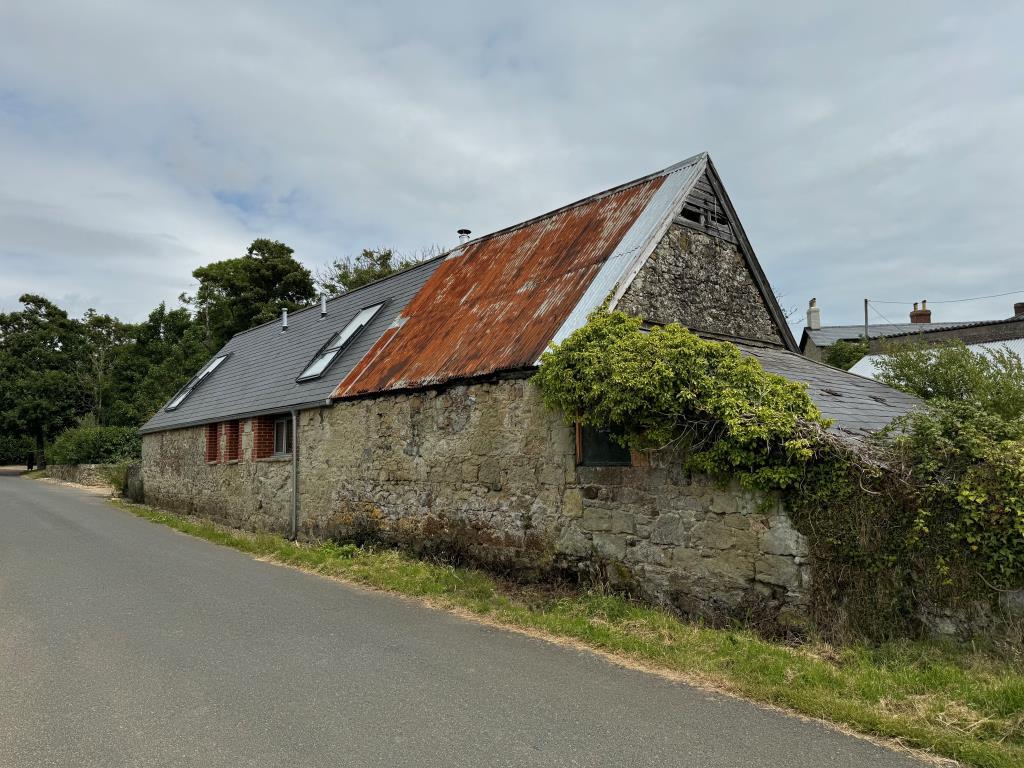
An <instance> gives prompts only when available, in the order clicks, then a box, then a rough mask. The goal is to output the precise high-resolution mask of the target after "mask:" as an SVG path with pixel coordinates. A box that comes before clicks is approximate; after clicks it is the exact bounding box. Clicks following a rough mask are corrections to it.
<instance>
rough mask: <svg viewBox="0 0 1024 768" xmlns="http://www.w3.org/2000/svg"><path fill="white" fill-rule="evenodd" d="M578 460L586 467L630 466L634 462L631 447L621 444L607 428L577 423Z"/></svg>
mask: <svg viewBox="0 0 1024 768" xmlns="http://www.w3.org/2000/svg"><path fill="white" fill-rule="evenodd" d="M576 429H577V433H576V440H577V443H576V445H577V451H578V456H577V461H578V462H579V463H580V464H582V465H583V466H585V467H628V466H631V465H632V464H633V455H632V453H631V452H630V450H629V448H624V447H623V446H621V445H619V443H618V442H617V441H616V440H613V439H612V437H611V435H609V434H608V430H607V429H598V428H597V427H587V426H583V425H577V427H576Z"/></svg>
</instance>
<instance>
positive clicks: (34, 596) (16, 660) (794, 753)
mask: <svg viewBox="0 0 1024 768" xmlns="http://www.w3.org/2000/svg"><path fill="white" fill-rule="evenodd" d="M920 765H921V764H920V763H918V762H917V761H915V760H913V759H911V758H909V757H908V756H906V755H901V754H897V753H895V752H892V751H889V750H887V749H884V748H881V747H878V746H875V745H873V744H871V743H869V742H867V741H864V740H861V739H857V738H854V737H851V736H846V735H843V734H840V733H837V732H835V731H833V730H831V729H829V728H827V727H825V726H823V725H820V724H818V723H813V722H807V721H803V720H800V719H797V718H793V717H787V716H785V715H782V714H780V713H778V712H773V711H769V710H766V709H761V708H759V707H757V706H755V705H753V704H749V703H746V702H743V701H739V700H736V699H732V698H729V697H726V696H720V695H716V694H710V693H707V692H705V691H701V690H698V689H695V688H692V687H689V686H686V685H683V684H680V683H676V682H671V681H668V680H665V679H662V678H659V677H657V676H654V675H650V674H646V673H643V672H637V671H631V670H628V669H623V668H620V667H617V666H615V665H613V664H610V663H609V662H607V661H604V660H603V659H601V658H599V657H597V656H594V655H591V654H588V653H583V652H578V651H574V650H570V649H566V648H562V647H559V646H556V645H552V644H550V643H546V642H543V641H541V640H535V639H532V638H529V637H525V636H523V635H519V634H515V633H511V632H507V631H503V630H500V629H495V628H492V627H487V626H483V625H481V624H477V623H473V622H470V621H465V620H462V619H459V618H457V617H455V616H452V615H450V614H447V613H444V612H440V611H434V610H431V609H429V608H426V607H423V606H421V605H418V604H416V603H413V602H410V601H406V600H402V599H399V598H396V597H393V596H389V595H385V594H379V593H374V592H370V591H365V590H361V589H357V588H352V587H348V586H346V585H343V584H339V583H337V582H334V581H330V580H327V579H323V578H320V577H317V576H313V575H310V574H306V573H302V572H299V571H295V570H291V569H288V568H282V567H279V566H275V565H273V564H270V563H265V562H260V561H257V560H254V559H252V558H250V557H248V556H246V555H243V554H241V553H239V552H236V551H234V550H230V549H226V548H222V547H217V546H215V545H213V544H210V543H208V542H206V541H202V540H199V539H195V538H191V537H188V536H185V535H182V534H179V533H177V532H175V531H173V530H171V529H169V528H166V527H164V526H160V525H155V524H153V523H150V522H147V521H145V520H142V519H139V518H136V517H134V516H132V515H130V514H128V513H126V512H123V511H121V510H118V509H115V508H113V507H111V506H109V505H108V504H107V503H106V502H105V501H104V500H103V499H102V498H99V497H97V496H95V495H89V494H87V493H84V492H82V491H79V490H75V489H72V488H68V487H63V486H56V485H52V484H49V483H42V482H38V481H34V480H28V479H25V478H20V477H17V476H15V475H14V474H11V473H3V474H0V766H4V768H22V767H23V766H24V767H26V768H27V767H28V766H32V768H40V767H41V766H69V767H70V766H74V767H75V768H83V767H84V766H125V767H127V766H131V767H132V768H141V767H143V766H203V767H204V768H207V767H213V768H216V767H219V766H224V768H228V767H230V768H239V767H240V766H295V767H302V766H389V767H391V766H418V767H423V768H427V767H432V766H445V767H449V766H545V767H550V766H701V768H709V767H715V766H730V767H736V768H739V767H740V766H750V767H751V768H774V767H776V766H777V767H778V768H801V767H803V766H806V767H807V768H812V767H813V768H821V766H843V767H844V768H847V767H856V766H872V768H896V767H897V766H900V767H907V768H909V767H910V766H918V768H919V767H920Z"/></svg>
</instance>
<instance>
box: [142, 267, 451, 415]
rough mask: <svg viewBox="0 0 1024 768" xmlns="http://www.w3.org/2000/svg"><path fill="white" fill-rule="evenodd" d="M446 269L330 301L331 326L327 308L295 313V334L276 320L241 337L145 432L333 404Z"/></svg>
mask: <svg viewBox="0 0 1024 768" xmlns="http://www.w3.org/2000/svg"><path fill="white" fill-rule="evenodd" d="M440 263H441V261H440V259H431V260H430V261H426V262H423V263H422V264H418V265H417V266H415V267H412V268H411V269H409V270H406V271H404V272H400V273H398V274H396V275H393V276H391V277H389V278H386V279H384V280H379V281H377V282H375V283H370V284H369V285H366V286H364V287H362V288H358V289H356V290H354V291H350V292H349V293H346V294H343V295H342V296H338V297H335V298H333V299H330V300H328V302H327V316H326V317H323V318H321V317H320V305H319V304H316V305H315V306H312V307H307V308H306V309H302V310H298V311H296V312H292V313H290V314H289V316H288V330H287V331H285V332H283V333H282V331H281V322H280V320H274V321H273V322H270V323H266V324H264V325H260V326H257V327H255V328H250V329H249V330H247V331H243V332H242V333H238V334H236V335H235V336H234V337H232V338H231V340H230V341H228V343H227V344H225V345H224V348H223V349H221V350H220V352H218V353H217V354H218V355H222V354H228V353H230V355H231V356H230V357H229V358H228V359H227V360H225V361H224V362H223V363H222V364H221V365H220V367H218V368H217V370H215V371H214V372H213V373H212V374H211V375H210V376H209V378H207V379H206V380H205V381H204V382H203V383H202V384H200V385H199V386H198V387H197V388H196V390H195V391H194V392H193V393H192V394H191V395H189V397H188V398H187V399H186V400H185V401H184V402H183V403H182V404H181V405H180V406H179V407H178V408H177V409H175V410H173V411H167V410H164V409H163V408H161V409H160V411H158V412H157V414H156V415H155V416H154V417H153V418H152V419H150V420H149V421H148V422H146V424H145V425H143V427H142V429H141V431H142V432H143V433H145V432H156V431H159V430H164V429H174V428H177V427H185V426H191V425H195V424H204V423H208V422H214V421H221V420H224V419H232V418H243V417H246V416H254V415H257V414H261V413H274V412H281V411H286V410H288V409H289V408H293V407H298V406H311V405H323V404H326V403H327V400H328V398H329V397H330V396H331V393H332V392H333V391H334V388H335V387H336V386H337V385H338V382H339V381H340V380H341V379H342V378H344V377H345V374H347V373H348V372H349V371H350V370H351V369H352V367H353V366H354V365H355V364H356V363H357V362H358V361H359V360H360V359H361V358H362V357H363V355H365V354H366V351H367V350H368V349H369V348H370V347H371V346H372V345H373V344H374V342H376V341H377V339H378V338H380V336H381V334H382V333H384V331H385V330H386V329H387V328H388V327H389V326H390V325H391V324H392V323H393V322H394V320H395V318H396V317H397V315H398V313H399V312H401V311H402V309H403V308H404V307H405V305H406V304H407V303H408V302H409V300H410V299H411V298H412V297H413V296H415V295H416V292H417V291H419V289H420V288H421V287H422V286H423V283H424V282H425V281H426V280H427V278H429V277H430V275H431V274H432V273H433V272H434V270H435V269H437V267H438V266H439V265H440ZM380 301H384V302H385V304H384V307H383V308H382V309H381V310H380V312H378V313H377V315H376V316H375V317H374V318H373V320H371V321H370V323H369V324H368V325H367V326H366V327H365V328H363V330H362V332H361V333H359V334H358V335H357V336H356V337H355V338H353V339H352V341H351V343H350V344H349V345H348V346H347V347H346V348H345V349H344V350H343V351H342V353H341V355H340V356H339V357H338V358H337V359H336V360H335V361H334V362H333V363H332V364H331V366H330V368H328V369H327V371H326V372H325V374H324V375H323V376H322V377H321V378H319V379H315V380H313V381H306V382H302V383H297V382H296V381H295V379H296V378H297V377H298V376H299V374H300V373H302V370H303V369H304V368H305V367H306V365H307V364H308V363H309V362H310V361H311V360H312V359H313V357H314V356H315V355H316V353H317V352H318V351H319V350H320V348H321V347H322V346H323V345H324V344H326V343H327V341H328V339H330V337H331V336H333V335H334V334H335V333H336V332H338V331H340V330H341V329H342V328H344V327H345V326H346V325H348V323H349V321H350V320H351V319H352V318H353V317H355V315H356V313H357V312H359V310H360V309H363V308H364V307H368V306H372V305H373V304H376V303H378V302H380Z"/></svg>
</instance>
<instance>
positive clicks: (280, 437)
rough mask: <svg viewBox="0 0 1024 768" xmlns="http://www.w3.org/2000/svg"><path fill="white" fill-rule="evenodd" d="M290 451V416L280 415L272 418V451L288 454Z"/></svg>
mask: <svg viewBox="0 0 1024 768" xmlns="http://www.w3.org/2000/svg"><path fill="white" fill-rule="evenodd" d="M291 452H292V417H291V416H281V417H279V418H277V419H275V420H274V453H275V454H276V455H281V456H284V455H288V454H290V453H291Z"/></svg>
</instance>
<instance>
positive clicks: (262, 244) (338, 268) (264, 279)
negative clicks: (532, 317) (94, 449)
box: [0, 238, 436, 464]
mask: <svg viewBox="0 0 1024 768" xmlns="http://www.w3.org/2000/svg"><path fill="white" fill-rule="evenodd" d="M434 250H436V249H434ZM434 250H426V251H424V252H423V253H421V254H417V255H411V256H403V255H401V254H398V253H396V252H395V251H393V250H392V249H390V248H375V249H370V248H368V249H364V250H363V251H362V252H361V253H359V254H358V255H356V256H349V257H345V258H340V259H337V260H335V261H334V262H332V263H331V264H330V265H329V266H328V267H327V268H326V269H324V270H323V271H322V272H320V273H319V274H318V275H316V276H314V275H313V274H312V273H311V272H310V270H309V269H307V268H306V267H305V266H303V265H302V264H301V263H300V262H299V261H298V260H296V259H295V256H294V251H293V250H292V249H291V248H290V247H288V246H287V245H285V244H284V243H282V242H279V241H276V240H270V239H267V238H259V239H257V240H254V241H253V242H252V244H251V245H249V247H248V248H247V249H246V252H245V254H244V255H242V256H240V257H237V258H232V259H225V260H223V261H217V262H214V263H211V264H207V265H206V266H203V267H199V268H197V269H195V270H194V271H193V272H192V276H193V278H195V279H196V280H197V281H198V283H199V284H198V287H197V288H196V290H195V292H194V293H193V294H182V295H181V296H179V303H178V305H177V306H173V307H169V306H168V305H167V303H166V302H161V303H160V304H159V305H158V306H157V307H155V308H154V309H153V310H152V311H151V312H150V313H149V315H148V316H147V317H146V319H145V320H143V321H142V322H138V323H129V322H123V321H121V320H119V319H118V318H117V317H114V316H112V315H109V314H103V313H101V312H99V311H97V310H96V309H89V310H87V311H86V312H85V314H84V315H83V316H82V317H77V318H76V317H72V316H70V315H69V314H68V312H67V311H66V310H65V309H63V308H61V307H60V306H58V305H57V304H56V303H54V302H53V301H50V300H49V299H47V298H46V297H45V296H43V295H41V294H37V293H26V294H24V295H22V296H21V298H20V299H19V301H20V303H21V308H20V309H17V310H15V311H12V312H3V313H0V464H4V463H15V462H17V463H20V462H23V461H26V460H28V458H29V457H30V455H31V456H34V458H35V461H36V463H42V461H43V458H42V457H43V451H44V449H45V447H46V446H47V445H48V444H49V443H51V442H52V441H53V440H54V439H55V438H56V437H57V435H59V434H60V433H62V432H64V431H65V430H67V429H70V428H72V427H77V426H80V425H87V426H116V427H138V426H141V425H142V424H143V423H145V422H146V421H147V420H148V419H149V418H150V417H151V416H152V415H153V414H154V413H156V411H157V410H158V409H159V408H160V407H161V406H162V405H163V404H164V403H165V402H167V400H168V399H170V397H171V396H172V395H173V394H174V393H175V392H177V391H178V390H179V389H180V388H181V387H182V386H184V384H185V383H186V382H187V381H188V380H189V378H190V377H191V376H192V375H193V374H194V373H195V371H196V370H198V369H199V368H200V367H201V366H202V364H203V363H204V362H205V361H206V360H208V359H209V358H210V357H211V356H212V355H213V353H214V352H216V351H217V350H218V349H220V348H221V347H222V346H223V345H224V344H225V343H226V342H227V341H228V339H230V338H231V337H232V336H233V335H234V334H236V333H238V332H240V331H244V330H246V329H248V328H251V327H253V326H255V325H259V324H260V323H264V322H267V321H269V320H273V319H274V318H275V317H277V316H278V315H279V314H280V313H281V310H283V309H287V310H289V311H292V310H295V309H298V308H300V307H303V306H307V305H309V304H311V303H313V302H314V301H316V299H317V297H318V295H319V294H320V293H325V294H328V295H337V294H340V293H344V292H346V291H350V290H353V289H355V288H358V287H359V286H361V285H365V284H366V283H368V282H372V281H374V280H378V279H380V278H382V277H386V276H387V275H390V274H392V273H394V272H397V271H399V270H401V269H405V268H407V267H409V266H411V265H412V264H414V263H416V262H417V261H418V260H420V259H421V258H423V257H424V256H426V255H431V254H432V253H433V252H434Z"/></svg>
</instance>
